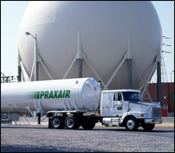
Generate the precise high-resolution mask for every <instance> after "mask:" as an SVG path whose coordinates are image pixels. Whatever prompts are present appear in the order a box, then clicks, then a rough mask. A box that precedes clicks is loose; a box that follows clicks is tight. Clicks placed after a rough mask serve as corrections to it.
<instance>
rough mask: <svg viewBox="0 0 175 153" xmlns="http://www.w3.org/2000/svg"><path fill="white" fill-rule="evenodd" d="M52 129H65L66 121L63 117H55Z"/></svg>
mask: <svg viewBox="0 0 175 153" xmlns="http://www.w3.org/2000/svg"><path fill="white" fill-rule="evenodd" d="M52 127H53V128H54V129H63V128H64V120H63V118H62V117H58V116H56V117H53V119H52Z"/></svg>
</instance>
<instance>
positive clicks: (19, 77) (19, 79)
mask: <svg viewBox="0 0 175 153" xmlns="http://www.w3.org/2000/svg"><path fill="white" fill-rule="evenodd" d="M20 61H21V58H20V54H19V51H18V81H19V82H21V66H20Z"/></svg>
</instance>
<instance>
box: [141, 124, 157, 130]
mask: <svg viewBox="0 0 175 153" xmlns="http://www.w3.org/2000/svg"><path fill="white" fill-rule="evenodd" d="M154 127H155V124H146V123H142V128H143V129H144V130H145V131H151V130H152V129H154Z"/></svg>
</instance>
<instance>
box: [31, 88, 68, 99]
mask: <svg viewBox="0 0 175 153" xmlns="http://www.w3.org/2000/svg"><path fill="white" fill-rule="evenodd" d="M51 98H52V99H55V98H70V90H53V91H36V92H33V93H32V99H51Z"/></svg>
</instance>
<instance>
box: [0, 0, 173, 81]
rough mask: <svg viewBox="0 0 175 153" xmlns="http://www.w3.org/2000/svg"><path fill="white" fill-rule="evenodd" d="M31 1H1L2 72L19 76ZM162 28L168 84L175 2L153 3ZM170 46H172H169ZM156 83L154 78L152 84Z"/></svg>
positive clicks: (171, 63) (170, 76)
mask: <svg viewBox="0 0 175 153" xmlns="http://www.w3.org/2000/svg"><path fill="white" fill-rule="evenodd" d="M29 2H30V1H1V72H2V73H4V74H5V75H6V76H17V75H18V69H17V66H18V33H19V27H20V23H21V20H22V17H23V14H24V12H25V9H26V7H27V6H28V4H29ZM152 3H153V5H154V7H155V9H156V11H157V13H158V16H159V19H160V22H161V26H162V33H163V36H166V38H170V39H165V38H163V43H164V45H163V46H162V50H163V51H166V52H170V53H166V52H163V57H164V63H165V67H163V72H165V71H166V73H167V76H163V77H165V79H166V80H167V81H168V82H172V81H173V82H174V72H173V71H174V1H152ZM169 45H170V46H169ZM155 81H156V77H155V76H153V78H152V82H155Z"/></svg>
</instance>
